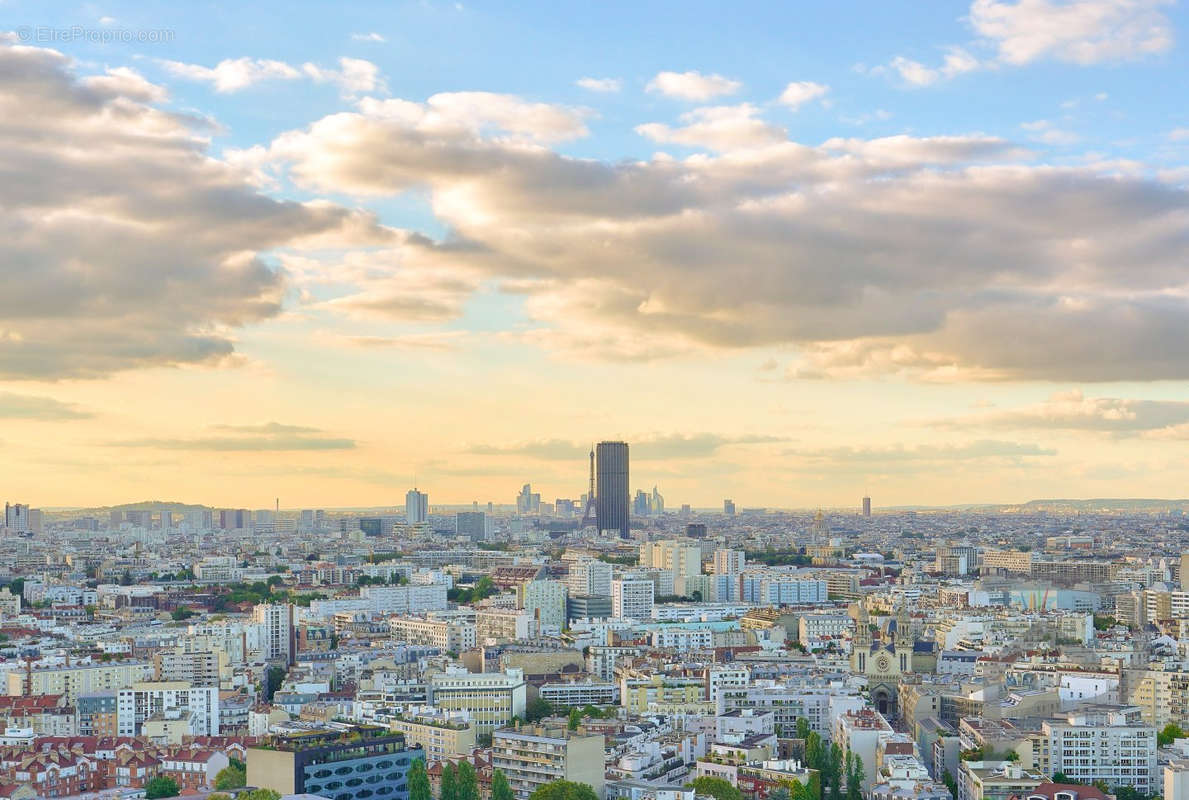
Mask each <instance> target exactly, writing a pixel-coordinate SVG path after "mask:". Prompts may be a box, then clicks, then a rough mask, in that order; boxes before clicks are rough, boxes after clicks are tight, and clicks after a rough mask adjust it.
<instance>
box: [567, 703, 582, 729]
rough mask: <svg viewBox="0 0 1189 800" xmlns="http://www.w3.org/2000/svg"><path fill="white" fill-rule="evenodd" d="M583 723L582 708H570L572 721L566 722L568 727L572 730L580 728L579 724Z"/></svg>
mask: <svg viewBox="0 0 1189 800" xmlns="http://www.w3.org/2000/svg"><path fill="white" fill-rule="evenodd" d="M581 724H582V709H580V708H571V709H570V721H569V722H568V723H566V727H567V728H569V729H570V730H572V731H576V730H578V726H579V725H581Z"/></svg>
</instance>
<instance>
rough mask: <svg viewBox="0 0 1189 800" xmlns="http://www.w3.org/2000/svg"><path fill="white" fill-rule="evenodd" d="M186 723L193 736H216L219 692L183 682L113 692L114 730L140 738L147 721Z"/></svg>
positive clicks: (144, 684) (154, 683)
mask: <svg viewBox="0 0 1189 800" xmlns="http://www.w3.org/2000/svg"><path fill="white" fill-rule="evenodd" d="M152 719H161V720H176V719H180V720H186V721H188V722H189V724H190V733H191V735H194V736H218V735H219V689H218V687H217V686H192V685H191V684H189V683H187V682H185V681H144V682H141V683H135V684H133V685H132V686H131V687H130V688H127V689H121V690H119V692H117V693H116V729H117V731H118V733H119V735H120V736H140V735H142V733H143V726H144V724H145V722H146V721H148V720H152Z"/></svg>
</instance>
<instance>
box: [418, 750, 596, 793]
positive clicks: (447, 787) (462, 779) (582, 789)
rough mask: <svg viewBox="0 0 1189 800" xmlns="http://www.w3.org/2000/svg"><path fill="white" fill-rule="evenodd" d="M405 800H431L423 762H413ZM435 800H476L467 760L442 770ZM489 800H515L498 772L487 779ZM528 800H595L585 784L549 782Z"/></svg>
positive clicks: (476, 780)
mask: <svg viewBox="0 0 1189 800" xmlns="http://www.w3.org/2000/svg"><path fill="white" fill-rule="evenodd" d="M409 800H434V797H433V792H432V791H431V790H430V786H429V774H428V773H427V772H426V771H425V762H424V761H422V760H421V759H417V760H416V761H414V762H413V766H412V767H410V768H409ZM437 800H479V776H478V775H476V774H475V767H474V766H473V765H472V764H471V762H469V761H467V760H465V759H464V760H462V761H459V762H458V764H457V765H455V764H454V763H452V762H450V761H447V762H446V763H445V764H444V765H443V766H442V787H441V791H440V792H438V798H437ZM491 800H515V798H514V796H513V794H512V787H511V786H510V785H508V778H507V776H505V775H504V773H503V772H502V771H501V770H498V769H497V770H496V771H495V772H493V773H492V775H491ZM530 800H598V798H597V797H596V796H595V793H594V790H593V789H592V788H591V787H589V786H587V785H586V784H585V783H575V782H573V781H553V782H552V783H547V784H545V785H544V786H542V787H540V788H539V789H537V790H536V791H535V792H533V794H532V797H531V798H530Z"/></svg>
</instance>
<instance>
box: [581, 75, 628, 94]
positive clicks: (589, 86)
mask: <svg viewBox="0 0 1189 800" xmlns="http://www.w3.org/2000/svg"><path fill="white" fill-rule="evenodd" d="M574 85H575V86H578V87H579V88H582V89H586V90H588V91H591V92H601V93H603V94H613V93H615V92H618V91H619V90H620V89H622V88H623V81H621V80H620V79H619V78H579V79H578V80H576V81H574Z"/></svg>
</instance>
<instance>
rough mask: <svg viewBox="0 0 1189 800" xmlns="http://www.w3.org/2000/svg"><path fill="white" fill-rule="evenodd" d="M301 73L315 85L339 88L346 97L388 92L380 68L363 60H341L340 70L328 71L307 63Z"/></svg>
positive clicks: (303, 65)
mask: <svg viewBox="0 0 1189 800" xmlns="http://www.w3.org/2000/svg"><path fill="white" fill-rule="evenodd" d="M301 71H302V72H303V73H304V74H305V75H306V76H308V77H309V78H310V79H311V80H313V81H314V82H315V83H329V84H332V85H334V86H337V87H338V89H339V92H340V93H341V94H342V95H343V96H344V97H354V96H356V95H360V94H367V93H369V92H386V91H387V87H386V86H385V85H384V79H383V78H382V77H381V76H380V68H379V67H377V66H376V65H375V64H373V63H372V62H370V61H367V60H365V59H362V58H347V57H346V56H344V57H343V58H340V59H339V67H338V69H327V68H325V67H319V66H318V65H316V64H310V63H305V64H302V66H301Z"/></svg>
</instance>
